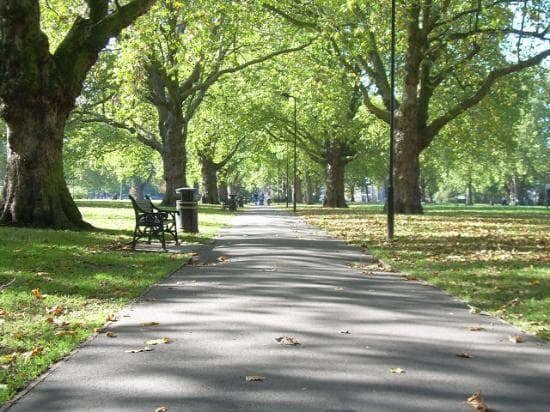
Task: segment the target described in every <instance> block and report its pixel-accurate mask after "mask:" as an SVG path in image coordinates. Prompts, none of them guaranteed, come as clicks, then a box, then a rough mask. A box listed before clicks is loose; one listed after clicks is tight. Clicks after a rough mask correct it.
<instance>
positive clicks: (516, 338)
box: [508, 335, 523, 343]
mask: <svg viewBox="0 0 550 412" xmlns="http://www.w3.org/2000/svg"><path fill="white" fill-rule="evenodd" d="M508 340H509V341H510V342H514V343H522V342H523V338H522V337H521V336H519V335H514V336H508Z"/></svg>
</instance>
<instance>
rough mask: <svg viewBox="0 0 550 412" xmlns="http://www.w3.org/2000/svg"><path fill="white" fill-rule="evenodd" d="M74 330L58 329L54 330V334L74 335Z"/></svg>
mask: <svg viewBox="0 0 550 412" xmlns="http://www.w3.org/2000/svg"><path fill="white" fill-rule="evenodd" d="M74 333H75V332H74V330H58V331H57V332H55V336H67V335H74Z"/></svg>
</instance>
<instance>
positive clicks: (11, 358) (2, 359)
mask: <svg viewBox="0 0 550 412" xmlns="http://www.w3.org/2000/svg"><path fill="white" fill-rule="evenodd" d="M16 359H17V352H13V353H10V354H8V355H4V356H0V365H5V364H11V363H13V362H15V360H16Z"/></svg>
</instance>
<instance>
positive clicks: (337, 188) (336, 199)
mask: <svg viewBox="0 0 550 412" xmlns="http://www.w3.org/2000/svg"><path fill="white" fill-rule="evenodd" d="M345 169H346V160H345V158H342V156H341V155H340V154H339V153H338V152H337V151H336V150H330V151H329V153H328V156H327V190H326V194H325V195H326V199H325V206H327V207H348V205H347V204H346V197H345V184H344V172H345Z"/></svg>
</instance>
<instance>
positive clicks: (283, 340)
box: [275, 336, 300, 345]
mask: <svg viewBox="0 0 550 412" xmlns="http://www.w3.org/2000/svg"><path fill="white" fill-rule="evenodd" d="M275 340H276V341H277V342H279V344H281V345H299V344H300V342H298V340H297V339H296V338H295V337H292V336H281V337H280V338H275Z"/></svg>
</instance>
